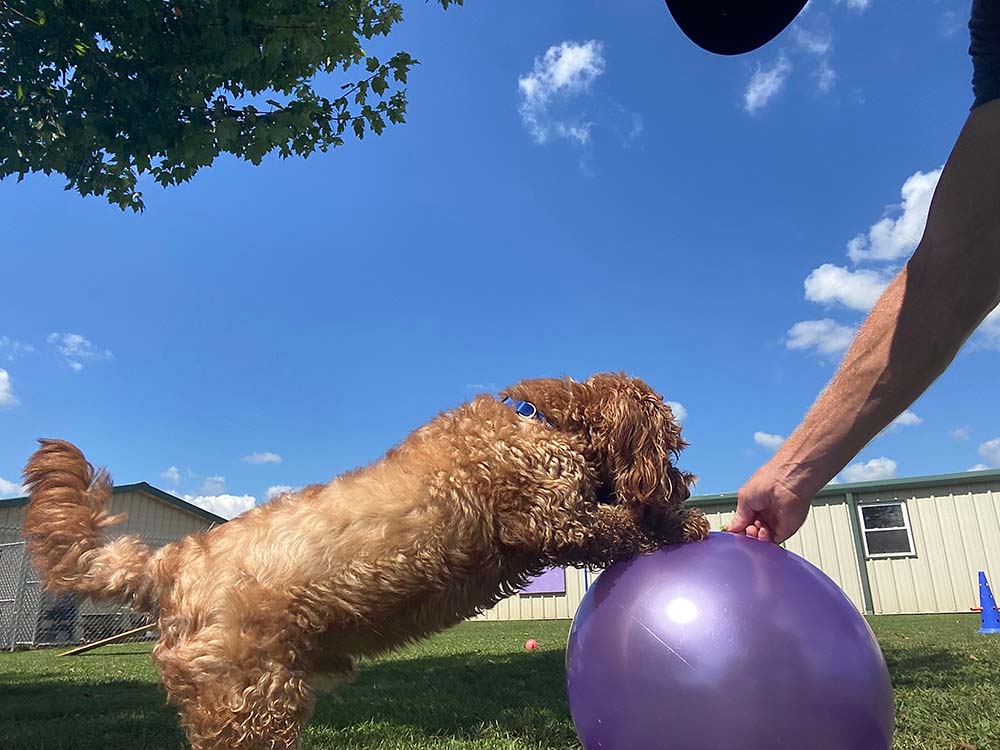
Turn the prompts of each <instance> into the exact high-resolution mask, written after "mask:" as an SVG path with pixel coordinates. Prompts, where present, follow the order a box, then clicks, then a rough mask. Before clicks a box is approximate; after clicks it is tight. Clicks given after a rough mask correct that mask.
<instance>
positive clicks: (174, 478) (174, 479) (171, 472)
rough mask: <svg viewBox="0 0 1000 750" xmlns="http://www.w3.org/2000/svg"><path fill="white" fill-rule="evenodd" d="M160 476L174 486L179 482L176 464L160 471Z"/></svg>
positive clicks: (179, 477)
mask: <svg viewBox="0 0 1000 750" xmlns="http://www.w3.org/2000/svg"><path fill="white" fill-rule="evenodd" d="M160 476H161V477H163V478H164V479H166V480H167V481H168V482H170V483H171V484H173V485H174V486H175V487H176V486H177V485H178V484H180V482H181V472H180V469H178V468H177V467H176V466H171V467H170V468H169V469H166V470H165V471H161V472H160Z"/></svg>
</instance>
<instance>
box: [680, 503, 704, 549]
mask: <svg viewBox="0 0 1000 750" xmlns="http://www.w3.org/2000/svg"><path fill="white" fill-rule="evenodd" d="M682 527H683V529H684V541H685V542H700V541H702V540H703V539H705V537H707V536H708V532H709V531H711V526H710V525H709V523H708V519H707V518H706V517H705V514H704V513H702V512H701V510H699V509H698V508H691V509H690V510H687V511H685V512H684V522H683V524H682Z"/></svg>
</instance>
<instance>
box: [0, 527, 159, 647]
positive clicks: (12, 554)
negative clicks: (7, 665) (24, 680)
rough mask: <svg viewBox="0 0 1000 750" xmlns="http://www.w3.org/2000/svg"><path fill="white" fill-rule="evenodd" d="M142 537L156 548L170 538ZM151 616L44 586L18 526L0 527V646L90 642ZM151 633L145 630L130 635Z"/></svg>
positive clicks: (145, 637) (149, 635)
mask: <svg viewBox="0 0 1000 750" xmlns="http://www.w3.org/2000/svg"><path fill="white" fill-rule="evenodd" d="M143 541H144V542H146V543H147V544H148V545H150V546H151V547H154V548H155V547H161V546H163V545H164V544H168V543H169V542H171V541H174V540H173V539H155V538H144V539H143ZM150 622H151V620H150V618H149V616H148V615H146V614H144V613H141V612H136V611H133V610H131V609H129V608H128V607H122V606H119V605H116V604H107V603H95V602H93V601H91V600H90V599H88V598H85V597H79V596H77V595H75V594H61V595H55V594H51V593H49V592H47V591H45V590H44V589H43V588H42V583H41V581H40V580H39V576H38V573H37V572H36V571H35V569H34V567H32V565H31V560H30V559H29V556H28V553H27V550H26V549H25V542H24V539H23V537H21V533H20V530H19V529H0V651H14V650H17V649H24V648H37V647H41V646H76V645H82V644H85V643H93V642H94V641H99V640H102V639H104V638H111V637H112V636H116V635H120V634H122V633H126V632H128V631H130V630H134V629H136V628H139V627H142V626H144V625H147V624H149V623H150ZM155 637H156V636H155V634H154V633H153V632H152V631H149V630H147V631H144V632H142V633H138V634H136V635H134V636H131V637H130V638H129V639H128V640H152V639H154V638H155Z"/></svg>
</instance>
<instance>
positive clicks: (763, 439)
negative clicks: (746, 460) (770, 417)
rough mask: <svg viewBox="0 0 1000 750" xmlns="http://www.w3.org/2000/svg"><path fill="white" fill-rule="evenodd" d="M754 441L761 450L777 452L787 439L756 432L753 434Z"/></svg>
mask: <svg viewBox="0 0 1000 750" xmlns="http://www.w3.org/2000/svg"><path fill="white" fill-rule="evenodd" d="M753 441H754V442H755V443H757V445H759V446H760V447H761V448H767V449H768V450H769V451H776V450H778V448H780V447H781V444H782V443H783V442H785V438H783V437H782V436H781V435H772V434H771V433H770V432H755V433H754V434H753Z"/></svg>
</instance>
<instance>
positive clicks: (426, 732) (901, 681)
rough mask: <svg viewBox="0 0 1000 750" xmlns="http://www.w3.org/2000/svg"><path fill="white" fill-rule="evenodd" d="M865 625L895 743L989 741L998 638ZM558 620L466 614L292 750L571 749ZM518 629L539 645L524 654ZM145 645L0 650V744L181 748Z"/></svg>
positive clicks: (996, 748)
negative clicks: (882, 666) (883, 670)
mask: <svg viewBox="0 0 1000 750" xmlns="http://www.w3.org/2000/svg"><path fill="white" fill-rule="evenodd" d="M872 624H873V627H874V629H875V632H876V633H877V634H878V636H879V640H880V642H881V643H882V647H883V650H884V651H885V654H886V658H887V660H888V662H889V667H890V669H891V671H892V676H893V682H894V684H895V688H896V703H897V732H896V744H895V747H896V749H897V750H936V749H937V748H941V749H942V750H970V748H973V747H974V748H977V750H1000V636H979V635H976V634H975V629H976V626H977V620H976V618H975V617H973V616H920V617H882V618H874V619H873V621H872ZM568 629H569V623H568V622H517V623H467V624H465V625H462V626H460V627H458V628H455V629H454V630H452V631H450V632H448V633H445V634H444V635H441V636H439V637H437V638H435V639H433V640H431V641H428V642H426V643H424V644H421V645H420V646H417V647H415V648H411V649H409V650H407V651H406V652H404V653H402V654H399V655H397V656H395V657H393V658H390V659H385V660H382V661H379V662H377V663H372V664H367V665H365V668H364V669H363V671H362V676H361V678H360V679H359V681H358V683H357V684H356V685H353V686H351V687H348V688H345V689H344V690H342V691H341V693H340V694H339V695H338V696H331V695H325V696H322V697H321V698H320V699H319V701H318V705H317V709H316V713H315V715H314V717H313V720H312V722H311V723H310V725H309V729H308V731H307V734H306V738H305V748H306V749H307V750H334V749H335V748H336V749H337V750H339V749H341V748H366V749H375V748H379V749H385V750H397V749H398V750H403V749H404V748H405V750H445V749H447V750H473V749H475V750H480V749H481V750H486V749H487V748H489V750H527V749H528V748H536V749H539V750H542V749H544V750H556V749H557V748H576V747H577V743H576V738H575V735H574V733H573V728H572V725H571V723H570V718H569V712H568V709H567V707H566V698H565V690H564V685H563V646H564V644H565V641H566V634H567V632H568ZM529 637H531V638H536V639H537V640H538V641H539V643H540V645H541V648H540V650H539V651H537V652H534V653H527V652H525V651H524V650H523V644H524V641H525V639H527V638H529ZM148 653H149V649H148V647H147V646H141V645H131V644H130V645H119V646H114V645H112V646H106V647H104V648H103V649H100V650H98V651H95V652H91V653H90V654H87V655H82V656H77V657H68V658H59V657H58V656H57V654H56V653H55V652H52V651H37V652H24V653H15V654H0V748H16V749H17V750H36V749H37V750H58V749H61V748H65V749H66V750H70V748H72V749H73V750H167V749H169V750H177V749H179V748H181V747H183V740H182V736H181V733H180V731H179V729H178V726H177V721H176V718H175V715H174V713H173V712H172V710H171V709H170V708H168V707H165V706H164V703H163V693H162V691H161V689H160V687H159V686H158V684H157V682H156V676H155V672H154V670H153V667H152V664H151V662H150V659H149V655H148ZM721 713H722V711H721V710H720V714H721ZM706 750H712V749H711V748H706ZM804 750H805V749H804Z"/></svg>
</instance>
